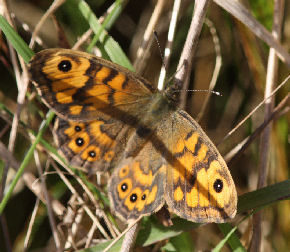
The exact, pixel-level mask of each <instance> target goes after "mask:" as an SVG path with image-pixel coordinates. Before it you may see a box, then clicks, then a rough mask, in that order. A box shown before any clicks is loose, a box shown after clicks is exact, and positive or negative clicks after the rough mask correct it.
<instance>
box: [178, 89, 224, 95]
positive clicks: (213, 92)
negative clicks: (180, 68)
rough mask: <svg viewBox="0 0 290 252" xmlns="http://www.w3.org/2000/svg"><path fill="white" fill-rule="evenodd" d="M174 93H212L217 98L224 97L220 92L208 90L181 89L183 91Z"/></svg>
mask: <svg viewBox="0 0 290 252" xmlns="http://www.w3.org/2000/svg"><path fill="white" fill-rule="evenodd" d="M174 92H175V93H176V92H207V93H212V94H215V95H217V96H222V94H221V93H220V92H218V91H213V90H208V89H181V90H174Z"/></svg>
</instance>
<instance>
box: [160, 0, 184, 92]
mask: <svg viewBox="0 0 290 252" xmlns="http://www.w3.org/2000/svg"><path fill="white" fill-rule="evenodd" d="M180 4H181V0H175V1H174V5H173V9H172V15H171V19H170V25H169V30H168V35H167V42H166V46H165V50H164V65H162V67H161V71H160V75H159V80H158V85H157V88H158V89H159V90H163V89H164V81H165V77H166V70H167V69H166V67H168V64H169V60H170V55H171V49H172V46H173V39H174V35H175V30H176V23H177V18H178V13H179V10H180Z"/></svg>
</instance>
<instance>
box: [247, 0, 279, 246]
mask: <svg viewBox="0 0 290 252" xmlns="http://www.w3.org/2000/svg"><path fill="white" fill-rule="evenodd" d="M274 2H275V4H274V17H273V29H272V35H273V37H274V38H275V39H276V40H277V41H280V40H281V30H282V29H281V28H282V19H283V13H284V0H275V1H274ZM277 72H278V58H277V56H276V52H275V50H274V49H273V48H270V51H269V58H268V67H267V77H266V87H265V94H264V97H269V95H270V94H271V92H272V90H273V88H274V84H275V83H276V79H277ZM273 106H274V97H271V98H270V99H267V101H265V112H264V120H265V121H266V120H267V119H268V118H269V117H270V116H271V114H272V111H273ZM271 129H272V124H271V123H270V124H269V125H268V126H267V127H266V128H265V130H264V131H263V133H262V135H261V140H260V148H259V163H258V183H257V189H259V188H262V187H264V186H266V184H267V171H268V164H269V151H270V134H271ZM261 225H262V212H261V211H260V212H258V213H256V214H254V216H253V237H252V241H251V246H250V251H251V252H255V251H261V242H262V226H261Z"/></svg>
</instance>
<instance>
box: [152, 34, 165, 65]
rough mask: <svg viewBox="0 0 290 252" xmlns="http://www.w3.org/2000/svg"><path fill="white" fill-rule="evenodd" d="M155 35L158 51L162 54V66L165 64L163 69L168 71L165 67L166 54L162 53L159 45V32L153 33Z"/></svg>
mask: <svg viewBox="0 0 290 252" xmlns="http://www.w3.org/2000/svg"><path fill="white" fill-rule="evenodd" d="M153 35H154V38H155V40H156V43H157V45H158V50H159V53H160V56H161V59H162V64H163V67H164V68H165V69H166V65H165V61H164V54H163V53H162V51H161V45H160V43H159V38H158V34H157V31H155V30H154V31H153Z"/></svg>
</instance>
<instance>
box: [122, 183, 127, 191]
mask: <svg viewBox="0 0 290 252" xmlns="http://www.w3.org/2000/svg"><path fill="white" fill-rule="evenodd" d="M127 189H128V185H127V184H126V183H123V184H122V185H121V190H122V191H123V192H126V191H127Z"/></svg>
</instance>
